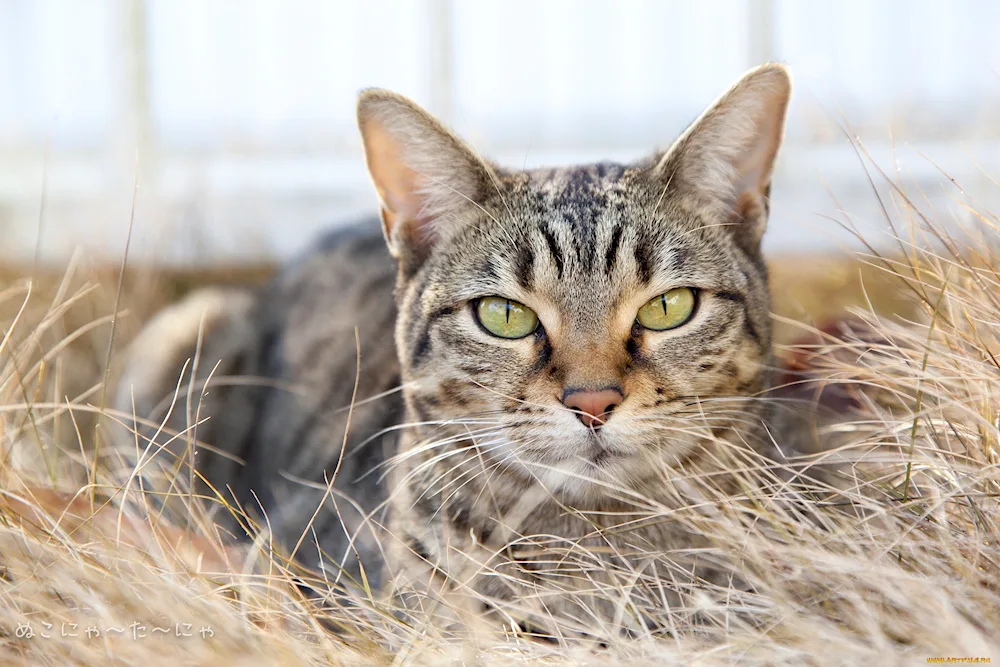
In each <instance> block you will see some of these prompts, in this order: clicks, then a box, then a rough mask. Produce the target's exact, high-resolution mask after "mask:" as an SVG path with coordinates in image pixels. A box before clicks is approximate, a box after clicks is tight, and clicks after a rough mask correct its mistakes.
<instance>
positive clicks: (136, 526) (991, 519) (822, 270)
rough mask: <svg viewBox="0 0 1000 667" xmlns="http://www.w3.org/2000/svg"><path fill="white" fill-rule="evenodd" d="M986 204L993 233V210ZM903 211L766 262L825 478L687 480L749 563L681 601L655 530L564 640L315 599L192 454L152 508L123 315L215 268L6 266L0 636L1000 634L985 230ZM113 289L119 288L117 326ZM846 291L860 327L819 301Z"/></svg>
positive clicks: (265, 643)
mask: <svg viewBox="0 0 1000 667" xmlns="http://www.w3.org/2000/svg"><path fill="white" fill-rule="evenodd" d="M901 206H903V207H904V208H905V201H903V202H901ZM983 222H984V225H985V227H986V229H988V234H991V235H993V236H994V237H995V235H996V232H997V229H998V226H997V220H996V218H992V217H989V216H988V215H986V214H984V216H983ZM912 232H913V236H912V237H911V238H909V239H907V241H906V242H904V243H902V244H901V246H900V250H899V252H898V253H896V254H894V255H893V256H892V257H894V258H895V259H883V258H880V257H876V256H868V257H861V258H857V259H851V260H837V259H816V260H815V261H814V259H815V258H810V259H808V260H806V259H797V260H778V261H776V262H775V263H774V265H773V282H774V285H775V293H776V304H775V310H776V313H777V314H778V316H779V317H778V320H779V329H778V339H779V341H780V342H781V343H782V344H783V345H786V344H787V343H789V342H791V341H793V340H798V339H802V338H803V337H805V338H806V340H807V343H806V344H805V345H802V346H800V347H798V348H797V349H796V350H794V352H795V354H797V355H798V357H797V358H798V359H799V361H800V362H804V364H805V366H807V367H808V368H809V372H810V378H811V382H812V384H811V385H810V386H812V387H831V386H836V387H839V388H840V389H841V390H843V391H844V392H846V394H847V396H848V397H849V399H850V401H851V405H852V406H853V407H852V412H851V416H850V419H848V418H841V419H840V420H839V421H831V422H828V423H826V424H825V425H823V426H822V427H821V431H822V432H821V436H822V438H823V441H824V442H826V443H834V444H836V447H835V448H833V449H829V450H827V451H824V452H821V453H820V454H817V455H814V456H812V457H804V458H801V459H799V460H797V461H795V462H794V466H793V467H795V468H796V469H801V468H802V467H809V466H812V467H814V468H816V467H823V468H824V469H825V470H826V473H825V475H824V476H823V477H821V478H820V479H823V480H825V481H822V482H821V481H817V479H812V480H806V479H797V480H794V481H790V480H789V479H788V475H784V476H780V475H775V474H774V473H773V471H768V470H765V469H762V468H761V467H760V466H759V465H757V464H758V463H759V462H754V461H750V460H742V461H741V463H742V464H743V465H744V468H745V471H744V472H743V473H742V474H741V476H740V477H741V482H742V487H741V488H742V491H741V492H740V493H738V494H735V495H733V494H731V493H730V494H727V495H725V496H723V495H720V494H719V491H718V490H717V489H715V488H713V487H712V486H711V485H710V484H700V483H698V482H697V480H689V481H691V485H690V486H689V488H687V490H686V491H685V493H686V494H688V496H689V497H692V498H696V497H697V498H700V502H692V506H693V507H694V508H695V510H696V511H695V510H692V511H691V512H680V513H676V512H674V513H670V516H669V520H672V521H680V522H683V523H686V524H687V525H688V526H689V527H690V528H691V529H693V530H696V531H698V532H699V533H701V534H703V535H706V536H707V537H708V538H709V540H710V542H711V544H712V547H711V549H710V552H711V553H710V554H709V556H710V557H711V558H712V559H713V560H715V561H716V562H720V563H725V564H729V565H731V566H732V567H733V568H734V569H735V570H736V571H738V572H739V573H740V577H741V578H742V579H743V580H744V581H745V583H746V584H747V585H746V586H743V587H740V588H739V589H736V588H730V587H726V586H721V587H720V586H718V585H715V584H711V583H709V582H703V584H702V585H700V586H695V587H694V588H693V589H688V590H686V591H685V593H686V594H687V595H686V598H685V600H686V603H685V605H686V606H685V607H683V608H674V607H671V606H670V605H669V604H667V603H666V602H665V600H666V596H664V595H663V592H664V589H665V585H669V583H670V582H669V579H670V576H669V574H668V572H669V567H670V563H669V562H668V560H669V559H666V558H665V557H664V556H662V555H657V556H655V557H651V559H650V562H651V563H652V565H651V566H650V567H648V568H647V569H646V570H643V571H622V572H620V573H613V574H614V576H612V580H613V581H616V582H618V583H617V584H616V585H613V586H611V587H610V588H608V589H606V590H604V591H599V594H600V595H604V596H606V597H607V599H608V600H613V601H614V604H615V605H617V607H616V608H617V609H618V610H619V612H620V613H619V614H618V616H617V617H616V618H614V619H612V620H611V621H607V620H605V622H603V623H598V622H594V623H592V624H590V625H589V626H588V627H587V631H588V632H587V636H585V637H581V636H579V635H578V634H577V633H574V632H571V630H572V628H569V627H568V626H567V627H566V628H565V629H566V632H565V633H563V636H562V638H560V639H559V640H557V641H555V642H552V641H538V640H536V639H533V638H531V637H530V636H527V635H525V634H524V633H523V632H522V631H521V629H519V628H518V627H516V626H514V627H511V626H508V627H506V632H505V634H499V635H498V634H495V633H471V634H470V632H468V631H462V632H458V631H454V630H449V629H447V628H443V627H441V626H440V625H439V624H436V623H434V622H433V620H434V619H433V618H431V614H427V615H426V616H423V617H421V616H419V615H417V616H412V615H411V616H404V615H402V614H399V613H397V612H398V610H397V609H395V608H394V606H393V603H392V602H391V601H388V600H384V599H381V598H379V597H378V596H364V595H357V594H356V595H355V596H354V600H353V603H352V604H337V605H327V606H323V605H320V604H319V603H318V602H317V601H316V600H315V599H314V598H311V597H308V596H306V595H305V594H304V593H303V592H302V589H303V588H304V587H309V586H311V587H322V586H323V585H324V581H323V580H322V579H321V578H318V575H314V574H311V573H306V572H301V571H299V570H297V569H296V568H295V566H294V565H291V564H289V563H288V562H287V561H286V560H285V559H283V557H282V556H281V555H280V554H279V553H277V552H276V551H275V550H273V549H272V548H271V545H269V544H268V543H267V541H266V540H265V539H260V540H258V542H256V543H255V544H254V545H249V546H236V547H234V546H231V545H228V546H226V545H223V544H222V542H221V541H220V540H219V539H218V537H217V536H216V535H215V534H214V531H213V530H212V528H211V525H210V521H209V520H208V517H207V515H206V511H205V507H206V506H207V505H208V504H210V503H199V502H191V501H192V499H191V498H190V497H189V496H188V495H187V494H186V493H185V492H184V490H183V488H184V487H183V480H181V481H179V482H178V485H177V487H176V489H179V490H176V489H175V491H174V493H175V495H177V496H178V498H179V500H180V501H181V502H182V504H184V506H185V507H186V508H187V509H186V511H187V513H188V516H187V517H185V519H186V520H185V522H184V524H183V525H180V523H179V522H177V521H176V517H175V522H174V523H168V522H167V520H166V519H165V518H164V517H161V516H160V514H159V511H160V510H159V508H160V507H161V504H160V503H159V502H158V499H157V498H156V497H155V496H156V492H155V491H154V490H152V489H147V488H145V487H144V486H143V485H144V481H143V479H144V478H143V477H142V476H140V475H137V474H136V471H135V470H134V469H133V468H131V467H130V466H128V465H126V464H125V463H124V462H123V459H122V458H121V457H120V456H118V455H117V454H116V452H115V450H114V448H113V447H112V446H111V442H112V440H113V438H112V437H111V434H112V433H113V431H115V430H116V429H117V430H118V431H119V433H120V432H121V431H122V430H123V429H124V428H125V427H124V423H126V422H127V421H128V419H127V418H128V416H127V415H117V414H114V413H113V412H111V411H109V410H104V409H103V408H104V405H105V404H106V397H105V390H104V386H103V382H104V381H105V379H107V378H108V377H111V376H113V366H114V363H113V362H114V359H115V358H116V355H117V352H118V351H120V350H121V348H122V345H123V343H124V342H125V341H127V339H128V338H129V336H130V335H131V334H132V333H134V331H135V330H136V326H137V325H138V323H139V322H141V321H142V320H143V319H144V318H145V317H147V316H149V315H150V314H151V313H152V312H153V311H155V310H156V309H157V308H158V307H159V306H160V305H162V304H164V303H167V302H169V301H170V300H172V299H174V298H176V296H178V295H180V294H181V293H183V292H184V291H186V290H187V289H190V287H191V286H193V285H197V284H200V283H202V282H205V281H212V282H215V281H217V280H218V279H220V278H221V276H220V275H211V276H205V275H194V274H185V273H175V274H169V273H164V272H154V271H143V272H132V273H130V274H129V275H128V276H127V278H126V280H125V282H124V285H125V291H124V292H123V294H122V295H121V296H120V299H119V298H118V295H117V294H116V287H115V286H116V285H117V282H118V281H117V275H116V270H114V269H106V268H93V267H91V268H87V267H84V266H82V265H81V264H76V265H74V266H72V267H70V269H69V271H67V272H66V273H61V274H58V275H40V274H39V275H37V276H36V277H35V280H34V281H32V282H29V281H27V280H25V279H22V278H20V276H21V275H24V274H23V273H22V272H20V271H18V270H16V269H10V270H8V271H7V275H6V277H5V279H4V284H6V288H5V289H4V290H3V291H2V292H0V316H2V319H3V321H4V323H5V326H4V332H5V335H4V338H3V340H2V342H0V378H2V379H0V382H2V384H0V392H2V393H0V406H2V407H0V426H2V428H3V436H4V438H3V443H4V460H3V465H2V467H0V475H2V479H0V489H2V491H0V495H2V498H0V517H2V521H3V523H2V525H0V655H2V656H3V661H4V663H5V664H6V663H10V664H26V665H27V664H31V665H38V664H59V665H62V664H86V665H90V664H109V663H111V664H129V665H133V664H145V665H157V664H171V665H178V664H185V665H187V664H211V665H223V664H234V665H235V664H329V663H335V664H336V663H348V664H350V663H364V664H370V663H396V662H399V663H415V664H440V663H442V662H446V661H452V660H457V661H463V662H470V663H476V664H479V663H488V664H493V663H497V664H508V663H512V662H529V661H544V662H547V663H551V664H578V663H602V664H603V663H621V662H629V663H631V664H634V665H640V664H664V663H673V662H698V664H721V663H730V662H733V661H737V660H739V661H741V662H746V663H749V664H788V665H800V664H907V663H921V664H925V659H926V658H929V657H947V656H954V657H997V658H1000V562H998V558H1000V553H998V550H997V539H998V537H1000V535H998V533H1000V530H998V529H1000V524H998V512H997V510H998V507H997V494H998V492H1000V473H998V470H997V440H998V436H1000V431H998V429H1000V365H998V357H1000V345H998V343H1000V248H997V247H989V245H988V242H987V238H988V236H987V238H983V237H979V238H974V239H971V240H969V239H967V240H966V241H965V242H964V243H963V244H961V245H960V244H958V243H957V242H952V240H951V239H950V238H949V237H947V236H946V235H944V234H943V233H941V232H940V231H937V230H936V229H935V228H933V225H932V224H931V223H929V222H928V221H926V220H920V219H919V216H917V217H915V218H914V222H913V225H912ZM911 241H912V243H910V242H911ZM267 272H268V270H267V268H266V267H262V268H260V269H254V270H250V271H247V272H246V273H244V274H243V275H240V276H235V278H234V277H233V276H234V274H232V273H230V274H229V276H230V279H235V280H237V281H243V280H248V279H249V280H256V279H259V278H261V277H262V276H264V275H266V273H267ZM116 303H118V304H119V306H120V308H121V309H122V310H123V311H124V313H123V314H121V316H120V317H119V318H118V321H117V323H116V324H115V326H112V320H113V319H115V314H114V307H115V304H116ZM852 306H854V307H855V310H854V313H855V316H856V317H857V318H858V319H859V320H860V321H863V322H866V325H865V326H863V327H856V330H858V331H861V332H862V334H861V335H857V334H854V333H851V332H850V331H841V332H839V333H837V332H836V331H834V332H826V333H822V332H817V330H814V329H812V328H811V327H810V324H811V323H813V322H821V321H823V320H826V319H828V318H829V317H830V316H831V315H833V314H836V313H838V312H842V311H843V310H844V309H847V308H850V307H852ZM901 315H902V317H901ZM792 320H794V321H797V322H805V323H806V324H805V325H803V324H798V325H796V324H793V323H792ZM113 330H114V340H112V331H113ZM782 350H783V351H784V353H786V354H791V353H792V352H793V351H792V350H789V349H788V348H787V347H783V348H782ZM109 359H110V360H111V367H112V368H111V373H110V374H109V373H108V372H106V370H107V367H108V361H109ZM142 444H143V443H137V447H139V448H140V449H141V447H142ZM779 445H780V443H779ZM144 460H145V459H144ZM183 476H184V475H182V477H183ZM214 502H220V501H219V500H218V499H215V501H214ZM645 511H646V512H647V514H648V518H650V519H659V518H665V517H666V515H667V511H666V510H665V509H664V508H658V507H654V506H649V507H646V508H645ZM577 556H579V554H577ZM658 568H661V569H658ZM664 568H665V569H664ZM618 575H620V576H618ZM665 582H666V584H665ZM303 583H304V584H305V586H302V585H301V584H303ZM650 618H652V619H653V620H654V621H655V624H650V623H649V622H648V620H649V619H650ZM29 624H30V627H31V630H32V631H33V632H34V636H33V637H27V636H25V633H26V629H27V628H28V626H29ZM64 624H65V625H64ZM178 624H180V625H179V626H178ZM91 628H96V629H98V630H100V636H99V637H97V636H91V637H88V636H87V634H88V633H87V631H88V630H89V629H91ZM109 628H118V629H123V630H124V631H123V632H122V633H121V635H119V634H118V633H115V632H109ZM154 628H156V630H154ZM202 628H211V633H212V636H210V637H209V636H204V637H203V636H202V635H201V634H199V631H200V630H201V629H202ZM162 629H167V630H168V631H167V632H161V630H162ZM178 630H179V631H180V632H181V633H182V634H183V633H185V632H190V633H191V634H193V635H194V636H191V637H178V636H176V635H177V633H178ZM623 630H627V631H628V632H627V633H623ZM43 633H44V634H47V635H49V636H48V637H43V636H42V634H43ZM74 633H75V634H76V635H77V636H70V635H72V634H74ZM91 634H93V633H92V632H91ZM143 634H144V635H145V637H142V636H140V635H143ZM206 634H207V631H206Z"/></svg>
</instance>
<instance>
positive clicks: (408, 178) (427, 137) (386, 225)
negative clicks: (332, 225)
mask: <svg viewBox="0 0 1000 667" xmlns="http://www.w3.org/2000/svg"><path fill="white" fill-rule="evenodd" d="M358 127H359V128H360V129H361V137H362V139H363V141H364V145H365V160H366V162H367V164H368V171H369V173H370V174H371V177H372V180H373V181H374V182H375V189H376V190H377V191H378V196H379V200H380V201H381V205H382V229H383V232H384V233H385V238H386V241H387V242H388V244H389V250H390V251H391V252H392V254H393V256H394V257H396V258H397V259H400V258H403V257H415V258H417V259H420V258H422V257H424V256H426V254H427V252H428V251H429V250H430V248H431V247H432V246H433V245H434V243H436V242H438V241H439V240H440V239H442V238H445V237H447V236H448V234H449V233H450V232H451V231H453V227H454V225H455V219H456V217H457V216H458V215H459V214H461V213H462V212H463V211H465V210H466V209H467V208H468V207H470V206H472V207H474V206H476V205H478V204H479V203H480V202H481V201H482V200H483V198H484V197H485V196H486V194H487V193H488V191H489V188H492V187H494V183H495V182H496V181H495V174H494V173H493V172H492V170H491V168H490V166H489V165H488V164H487V163H486V162H485V161H483V160H482V159H480V158H479V157H478V156H477V155H476V153H475V152H474V151H473V150H472V149H471V148H469V146H467V145H466V144H465V143H464V142H463V141H462V140H461V139H459V138H458V137H456V136H455V135H454V134H452V133H451V132H450V131H448V130H447V129H446V128H445V127H444V126H443V125H442V124H441V123H440V122H438V120H437V119H435V118H434V117H433V116H431V115H430V114H429V113H427V112H426V111H425V110H423V109H422V108H420V107H419V106H418V105H416V104H415V103H413V102H411V101H410V100H408V99H406V98H405V97H403V96H401V95H397V94H395V93H392V92H389V91H387V90H377V89H371V90H366V91H364V92H363V93H361V97H360V98H359V99H358Z"/></svg>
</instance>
